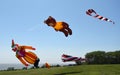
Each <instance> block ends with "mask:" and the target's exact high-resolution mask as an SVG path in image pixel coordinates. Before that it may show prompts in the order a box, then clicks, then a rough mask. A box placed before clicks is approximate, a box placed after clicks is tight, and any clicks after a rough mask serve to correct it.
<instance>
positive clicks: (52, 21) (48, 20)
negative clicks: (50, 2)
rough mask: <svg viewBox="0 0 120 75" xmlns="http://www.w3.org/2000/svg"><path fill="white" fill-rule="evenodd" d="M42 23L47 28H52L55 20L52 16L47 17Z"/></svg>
mask: <svg viewBox="0 0 120 75" xmlns="http://www.w3.org/2000/svg"><path fill="white" fill-rule="evenodd" d="M44 23H46V24H47V25H48V26H52V27H54V26H55V24H56V20H55V19H54V18H53V17H52V16H49V17H48V19H47V20H45V21H44Z"/></svg>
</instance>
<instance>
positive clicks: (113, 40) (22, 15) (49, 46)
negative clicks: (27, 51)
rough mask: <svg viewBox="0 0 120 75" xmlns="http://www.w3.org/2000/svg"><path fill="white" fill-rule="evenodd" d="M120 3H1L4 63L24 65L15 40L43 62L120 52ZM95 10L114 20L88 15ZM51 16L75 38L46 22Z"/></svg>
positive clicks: (43, 0)
mask: <svg viewBox="0 0 120 75" xmlns="http://www.w3.org/2000/svg"><path fill="white" fill-rule="evenodd" d="M119 3H120V1H119V0H0V34H1V36H0V50H1V52H0V59H1V61H0V64H2V63H20V62H19V60H18V59H17V58H16V57H15V53H14V52H13V51H12V50H11V40H12V39H14V40H15V42H16V43H18V44H20V45H30V46H33V47H35V48H36V51H34V52H35V53H36V54H37V55H38V57H39V58H40V59H41V61H40V63H45V62H48V63H63V62H62V61H61V55H62V54H69V55H73V56H78V57H84V55H85V54H86V53H88V52H92V51H96V50H102V51H106V52H108V51H115V50H120V29H119V28H120V19H119V16H120V15H119V13H120V9H119V8H118V7H120V6H119ZM90 8H92V9H94V10H95V11H96V12H97V13H98V14H100V15H102V16H104V17H107V18H109V19H111V20H113V21H115V24H114V25H113V24H112V23H110V22H105V21H101V20H98V19H95V18H93V17H90V16H88V15H86V13H85V11H86V10H88V9H90ZM48 16H53V17H54V18H55V19H56V20H57V21H65V22H67V23H68V24H69V26H70V28H71V29H72V31H73V35H71V36H68V37H65V36H64V34H63V33H61V32H56V31H55V30H54V29H53V28H51V27H48V26H47V25H46V24H44V23H43V21H44V20H45V19H47V18H48Z"/></svg>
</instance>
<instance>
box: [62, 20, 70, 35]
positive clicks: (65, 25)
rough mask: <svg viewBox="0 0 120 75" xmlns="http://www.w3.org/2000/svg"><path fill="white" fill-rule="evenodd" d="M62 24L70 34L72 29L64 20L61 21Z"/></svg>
mask: <svg viewBox="0 0 120 75" xmlns="http://www.w3.org/2000/svg"><path fill="white" fill-rule="evenodd" d="M62 24H63V26H64V28H65V29H66V30H67V31H68V33H69V34H70V35H72V30H71V29H70V28H69V25H68V24H67V23H66V22H63V23H62Z"/></svg>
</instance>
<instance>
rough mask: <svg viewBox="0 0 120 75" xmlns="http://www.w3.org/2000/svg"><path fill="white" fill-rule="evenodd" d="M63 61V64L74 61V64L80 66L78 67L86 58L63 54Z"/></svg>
mask: <svg viewBox="0 0 120 75" xmlns="http://www.w3.org/2000/svg"><path fill="white" fill-rule="evenodd" d="M61 59H62V61H63V62H69V61H74V62H76V64H78V65H79V64H81V62H82V61H85V59H84V58H81V57H73V56H71V55H66V54H63V55H62V58H61Z"/></svg>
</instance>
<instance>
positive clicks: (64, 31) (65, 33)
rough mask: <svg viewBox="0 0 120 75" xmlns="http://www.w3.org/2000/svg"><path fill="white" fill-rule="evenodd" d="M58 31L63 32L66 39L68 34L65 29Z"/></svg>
mask: <svg viewBox="0 0 120 75" xmlns="http://www.w3.org/2000/svg"><path fill="white" fill-rule="evenodd" d="M60 31H61V32H63V33H64V35H65V36H66V37H67V36H68V32H67V31H66V30H65V29H62V30H60Z"/></svg>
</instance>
